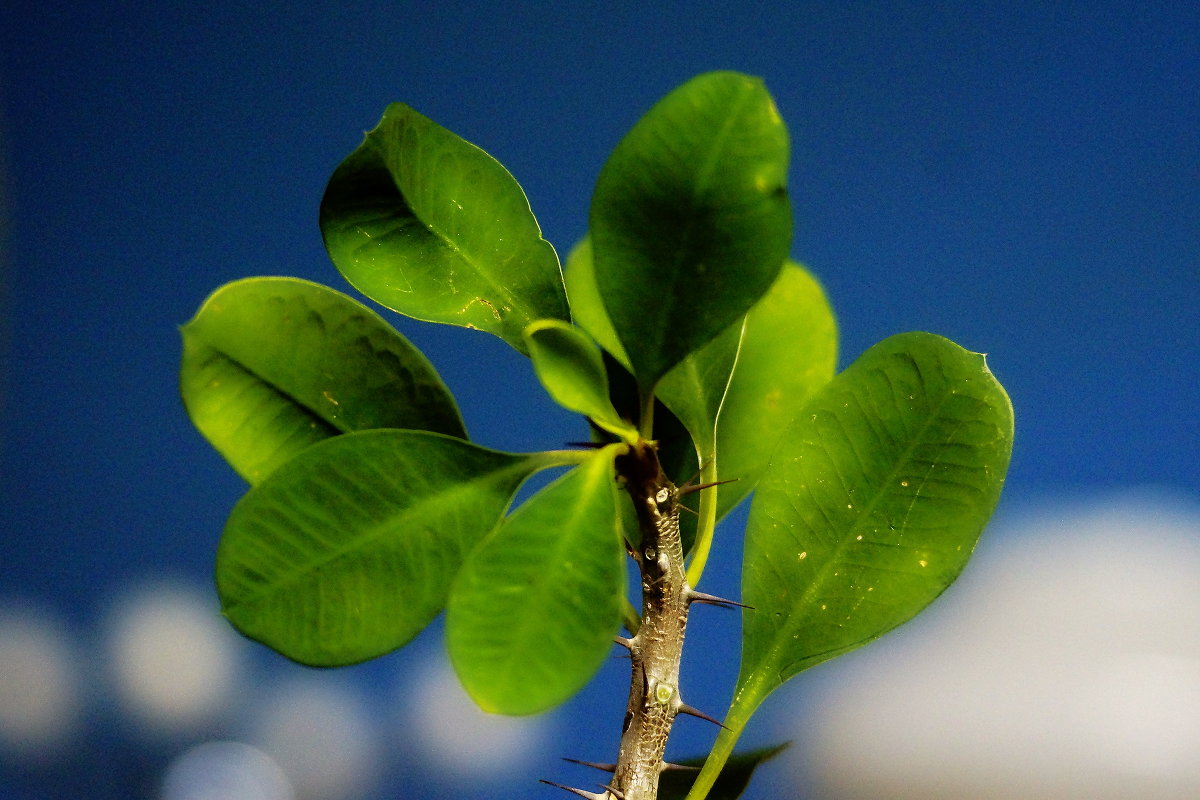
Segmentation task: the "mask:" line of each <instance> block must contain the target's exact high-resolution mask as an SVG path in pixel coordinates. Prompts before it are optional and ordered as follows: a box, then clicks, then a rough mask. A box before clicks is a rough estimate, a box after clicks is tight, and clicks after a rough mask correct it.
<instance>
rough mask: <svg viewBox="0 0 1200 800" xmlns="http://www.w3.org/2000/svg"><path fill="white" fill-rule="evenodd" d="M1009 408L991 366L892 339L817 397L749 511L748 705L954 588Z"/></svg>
mask: <svg viewBox="0 0 1200 800" xmlns="http://www.w3.org/2000/svg"><path fill="white" fill-rule="evenodd" d="M1012 436H1013V418H1012V406H1011V405H1010V403H1009V400H1008V395H1006V394H1005V392H1004V389H1003V387H1001V386H1000V384H999V383H998V382H997V381H996V379H995V378H994V377H993V376H992V374H991V373H990V372H989V371H988V369H987V365H986V364H985V362H984V357H983V356H982V355H979V354H978V353H971V352H968V351H966V350H963V349H962V348H961V347H959V346H958V345H956V344H954V343H953V342H950V341H948V340H946V339H943V338H941V337H939V336H935V335H933V334H928V333H908V334H901V335H899V336H893V337H891V338H889V339H886V340H884V341H883V342H881V343H879V344H877V345H875V346H874V347H872V348H871V349H870V350H868V351H867V352H866V353H864V354H863V355H862V356H861V357H860V358H859V359H858V360H857V361H856V362H855V363H854V364H853V365H852V366H851V367H850V368H849V369H847V370H846V371H845V372H844V373H842V374H841V375H839V376H838V377H837V378H835V379H834V380H833V381H832V382H830V383H829V384H828V385H827V386H826V387H825V388H824V389H822V390H820V391H819V392H818V393H817V394H816V395H815V396H814V397H813V399H812V400H811V401H810V403H809V404H808V406H807V407H806V408H805V411H804V414H803V415H802V416H801V418H800V419H799V420H798V421H797V422H796V424H795V425H793V426H792V428H791V429H790V430H789V431H788V432H787V434H786V435H785V436H784V438H783V440H782V441H781V442H780V445H779V447H778V449H777V450H776V452H775V457H774V459H773V460H772V462H771V465H770V467H769V468H768V469H767V472H766V475H765V476H764V477H763V480H762V483H761V485H760V486H759V489H758V492H757V494H756V496H755V500H754V503H753V504H752V506H751V512H750V522H749V524H748V526H747V530H746V539H747V541H746V556H745V565H744V568H743V573H742V596H743V599H744V601H745V602H746V603H747V604H749V605H751V606H753V607H754V609H755V610H754V611H748V612H746V615H745V621H744V625H743V639H742V671H741V677H740V678H739V685H740V686H741V687H742V689H743V691H742V693H741V694H740V698H742V702H749V701H750V700H751V699H753V698H756V697H761V696H762V694H764V693H765V692H767V691H770V690H771V689H773V688H775V686H777V685H779V684H780V683H782V682H783V681H785V680H787V679H788V678H789V677H791V676H792V675H795V674H796V673H797V672H800V671H801V670H804V669H807V668H808V667H811V666H813V665H814V664H817V663H820V662H821V661H825V660H827V659H830V658H833V657H834V656H836V655H839V654H841V653H844V652H846V651H848V650H852V649H854V648H855V647H858V646H860V645H862V644H865V643H866V642H869V641H871V640H872V639H874V638H876V637H878V636H880V635H881V634H883V633H886V632H887V631H889V630H891V629H892V628H894V627H896V626H897V625H899V624H901V623H903V622H905V621H907V620H908V619H910V618H911V617H913V616H914V615H916V614H917V612H919V611H920V610H921V609H923V608H924V607H925V606H926V605H928V604H929V603H930V602H932V601H933V599H934V598H936V597H937V596H938V595H939V594H941V593H942V592H943V591H944V590H945V589H946V587H947V586H949V585H950V583H951V582H952V581H953V580H954V579H955V578H956V577H957V576H958V574H959V572H960V571H961V570H962V568H963V566H964V565H965V564H966V562H967V559H968V558H969V557H970V555H971V551H972V550H973V549H974V547H975V543H976V541H977V540H978V538H979V534H980V532H981V531H982V530H983V527H984V525H985V524H986V523H987V521H988V519H989V518H990V517H991V514H992V511H993V509H994V508H995V505H996V502H997V500H998V499H999V497H1000V489H1001V487H1002V486H1003V484H1004V475H1005V472H1006V471H1007V469H1008V461H1009V455H1010V453H1011V450H1012Z"/></svg>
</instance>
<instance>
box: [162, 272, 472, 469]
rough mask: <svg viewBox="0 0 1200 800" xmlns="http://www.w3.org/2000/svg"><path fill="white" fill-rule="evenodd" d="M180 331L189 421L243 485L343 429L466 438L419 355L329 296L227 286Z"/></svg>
mask: <svg viewBox="0 0 1200 800" xmlns="http://www.w3.org/2000/svg"><path fill="white" fill-rule="evenodd" d="M181 332H182V335H183V363H182V366H181V369H180V391H181V394H182V396H183V402H184V405H185V406H186V408H187V411H188V414H189V416H190V417H191V419H192V422H193V423H194V424H195V425H196V427H197V428H198V429H199V430H200V432H201V433H202V434H204V436H205V438H207V439H208V440H209V441H210V442H211V443H212V445H213V446H214V447H215V448H216V449H217V451H218V452H220V453H221V455H223V456H224V457H225V458H226V460H228V461H229V463H230V465H232V466H233V468H234V469H235V470H237V472H238V474H240V475H241V476H242V477H244V478H245V479H246V480H248V481H249V482H250V483H257V482H259V481H260V480H262V479H263V478H264V477H266V475H267V474H269V473H270V472H271V471H272V470H274V469H275V468H276V467H278V466H279V465H280V464H282V463H284V462H285V461H287V460H289V459H290V458H292V457H293V456H295V455H296V454H297V453H299V452H300V451H301V450H303V449H305V448H306V447H308V446H309V445H311V444H314V443H316V442H319V441H321V440H323V439H326V438H328V437H330V436H335V435H337V434H340V433H347V432H349V431H356V430H366V429H369V428H414V429H419V430H429V431H434V432H437V433H445V434H448V435H450V436H458V437H463V438H465V437H466V431H465V430H464V428H463V424H462V418H461V417H460V416H459V413H458V408H457V407H456V406H455V403H454V398H453V397H451V395H450V392H449V390H447V389H446V387H445V385H444V384H443V383H442V381H441V379H440V378H439V377H438V374H437V372H435V371H434V369H433V367H432V366H431V365H430V363H429V361H428V360H427V359H426V358H425V356H424V355H422V354H421V352H420V351H419V350H417V349H416V348H415V347H413V345H412V344H410V343H409V341H408V340H407V339H405V338H404V337H403V336H401V335H400V334H399V333H398V332H397V331H396V330H395V329H394V328H392V327H391V326H390V325H388V324H387V323H386V322H384V321H383V320H382V319H381V318H380V317H379V316H378V315H377V314H375V312H373V311H371V310H370V309H368V308H367V307H365V306H363V305H362V304H361V303H358V302H357V301H355V300H352V299H351V298H349V297H347V296H345V295H344V294H341V293H340V292H335V291H334V290H333V289H328V288H326V287H324V286H321V285H319V284H315V283H309V282H308V281H302V280H298V279H296V278H247V279H245V280H240V281H235V282H233V283H230V284H227V285H225V286H223V287H221V288H220V289H218V290H217V291H216V292H214V293H213V294H212V295H211V296H210V297H209V298H208V299H207V300H206V301H205V302H204V304H203V305H202V306H201V307H200V310H199V311H198V312H197V313H196V316H195V317H193V318H192V320H191V321H190V322H188V323H187V324H186V325H184V326H183V328H182V329H181Z"/></svg>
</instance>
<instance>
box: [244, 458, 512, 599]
mask: <svg viewBox="0 0 1200 800" xmlns="http://www.w3.org/2000/svg"><path fill="white" fill-rule="evenodd" d="M530 467H531V465H530V464H529V462H528V461H527V460H526V459H520V460H518V461H517V462H515V463H513V464H512V465H511V466H508V467H505V468H503V469H500V470H496V471H494V472H492V473H489V474H488V475H484V476H480V477H477V478H473V479H469V480H466V481H459V482H456V483H455V484H454V485H453V486H452V487H450V488H449V489H447V490H444V491H442V492H438V493H435V494H433V495H429V496H427V497H425V498H424V499H422V500H420V501H418V502H417V503H414V504H412V505H409V506H405V507H404V508H403V509H401V510H400V511H399V513H397V514H395V515H390V516H388V518H387V519H386V520H383V521H381V522H379V523H377V524H375V525H371V526H368V527H367V528H366V529H365V531H364V532H363V533H362V534H361V535H360V536H357V537H353V538H352V539H350V540H348V541H345V542H344V543H343V544H342V545H341V546H339V547H337V548H334V549H331V550H329V551H327V552H326V553H325V554H324V555H322V557H320V558H317V559H314V560H312V561H310V562H306V563H305V564H304V565H303V566H302V567H301V568H298V569H293V570H289V571H287V572H286V574H285V576H284V577H283V578H282V579H281V580H278V581H273V582H271V583H270V584H269V585H265V586H262V587H261V588H260V589H258V590H257V591H254V592H251V593H249V594H248V595H246V596H245V597H244V598H243V599H240V600H239V601H238V602H236V603H233V604H231V605H227V606H225V610H226V611H232V610H234V609H236V608H243V607H248V606H250V605H252V604H254V603H256V602H258V601H259V600H260V599H261V598H262V597H263V596H264V595H268V594H274V593H275V592H277V591H279V590H281V589H283V588H284V587H286V586H288V585H290V584H292V583H295V582H296V581H297V580H299V579H301V578H303V577H305V576H307V575H309V574H311V573H313V572H315V571H317V570H320V569H322V568H323V567H325V566H327V565H328V564H331V563H333V562H335V561H337V560H340V559H342V558H344V557H347V556H349V555H351V554H353V553H355V552H358V551H361V550H362V549H363V548H364V547H369V546H370V544H371V543H373V542H375V541H377V540H379V539H382V538H384V537H385V536H387V535H389V534H391V533H393V532H394V531H395V530H396V529H397V527H398V526H400V525H401V524H402V523H403V522H404V521H405V520H408V519H411V518H412V517H413V516H414V515H418V516H419V514H418V513H417V512H419V511H421V510H423V509H425V508H427V507H428V506H430V505H433V504H437V503H438V502H445V498H447V497H454V496H456V495H460V494H463V493H467V494H469V493H471V491H473V490H475V489H476V488H477V487H478V486H479V485H480V484H487V483H488V482H489V478H495V479H496V482H497V483H498V484H499V486H500V487H502V486H503V485H504V484H503V482H502V480H501V476H504V477H507V473H509V472H512V473H515V474H514V475H513V476H512V477H513V478H514V479H517V478H519V477H520V472H521V471H522V470H523V469H528V468H530ZM514 491H515V487H514ZM511 496H512V492H509V498H510V500H511ZM503 513H504V510H503V508H502V509H501V510H500V514H503ZM288 519H289V521H290V520H291V519H294V517H292V516H291V515H289V517H288ZM298 527H300V528H301V529H302V530H303V529H309V528H311V526H309V525H303V526H298ZM484 532H485V533H486V530H485V531H484Z"/></svg>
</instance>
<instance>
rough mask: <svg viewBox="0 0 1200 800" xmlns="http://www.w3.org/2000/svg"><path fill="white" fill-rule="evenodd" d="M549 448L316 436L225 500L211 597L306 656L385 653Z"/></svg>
mask: <svg viewBox="0 0 1200 800" xmlns="http://www.w3.org/2000/svg"><path fill="white" fill-rule="evenodd" d="M549 455H550V454H534V455H513V454H509V453H501V452H497V451H494V450H487V449H484V448H482V447H479V446H477V445H473V444H471V443H469V442H465V441H462V440H461V439H454V438H451V437H448V436H443V435H440V434H435V433H426V432H423V431H403V430H374V431H364V432H361V433H351V434H346V435H345V436H338V437H335V438H333V439H329V440H327V441H324V442H321V443H319V444H316V445H313V446H312V447H310V448H308V449H307V450H305V451H304V452H302V453H300V454H299V455H298V456H296V457H295V458H293V459H292V460H291V461H288V462H287V463H286V464H283V465H282V466H280V467H279V468H278V469H277V470H275V471H274V472H273V473H271V475H270V476H269V477H268V478H267V479H266V480H265V481H263V482H262V483H261V484H259V485H258V486H256V487H254V488H253V489H251V490H250V491H249V492H248V493H247V494H246V496H245V497H243V498H242V500H241V501H240V502H239V503H238V504H237V505H236V506H235V507H234V509H233V513H232V514H231V515H230V517H229V521H228V523H227V524H226V526H225V532H224V534H223V535H222V537H221V543H220V546H219V548H218V550H217V570H216V578H217V592H218V594H219V595H220V597H221V608H222V610H223V612H224V613H225V615H226V616H227V617H228V618H229V620H230V621H231V622H232V623H233V624H234V625H235V626H236V627H237V629H238V630H240V631H241V632H242V633H244V634H245V635H246V636H249V637H250V638H252V639H256V640H257V641H260V642H262V643H263V644H265V645H267V646H269V647H271V648H273V649H275V650H277V651H278V652H280V653H282V654H283V655H285V656H287V657H288V658H291V659H293V660H295V661H299V662H301V663H303V664H310V665H313V666H340V665H344V664H353V663H357V662H360V661H365V660H367V659H370V658H374V657H376V656H379V655H382V654H383V653H387V652H389V651H391V650H394V649H396V648H397V647H400V646H402V645H404V644H406V643H407V642H408V641H409V640H410V639H412V638H413V637H414V636H416V635H417V633H419V632H420V631H421V629H422V628H424V627H425V626H426V625H427V624H428V623H429V621H430V620H432V619H433V617H434V616H436V615H437V613H438V612H439V611H440V610H441V609H442V607H443V605H444V604H445V600H446V595H447V593H448V592H449V588H450V584H451V582H452V581H453V579H454V576H455V575H456V574H457V572H458V569H459V566H460V565H461V563H462V561H463V559H464V557H465V556H466V554H467V553H468V552H469V551H470V550H471V549H472V548H473V547H474V546H475V545H476V544H477V543H478V542H479V541H480V540H482V539H483V537H484V536H485V535H486V534H487V532H488V531H489V530H491V528H492V527H493V526H494V525H495V524H496V522H497V520H499V519H500V517H501V516H502V515H503V514H504V511H505V509H506V508H507V507H508V504H509V502H510V500H511V498H512V495H513V493H514V492H515V491H516V490H517V487H518V486H519V485H520V484H521V482H522V481H524V480H525V478H527V477H528V476H529V475H530V474H531V473H533V472H534V471H536V470H538V469H540V468H543V467H546V466H549V465H550V464H551V463H553V461H549V463H548V456H549Z"/></svg>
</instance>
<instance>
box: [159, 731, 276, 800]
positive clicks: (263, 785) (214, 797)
mask: <svg viewBox="0 0 1200 800" xmlns="http://www.w3.org/2000/svg"><path fill="white" fill-rule="evenodd" d="M294 797H295V795H294V794H293V793H292V787H291V784H290V783H288V779H287V776H285V775H284V774H283V770H282V769H280V768H279V765H278V764H276V763H275V761H274V760H273V759H272V758H271V757H270V756H268V755H267V754H266V753H264V752H263V751H261V750H259V749H258V748H255V747H251V746H250V745H248V744H243V743H241V742H205V743H203V744H198V745H196V746H194V747H191V748H189V749H188V750H185V751H184V752H183V753H181V754H179V755H178V756H177V757H176V758H175V759H174V760H173V761H172V762H171V764H170V765H169V766H168V767H167V772H166V776H165V778H164V779H163V786H162V794H161V800H293V798H294Z"/></svg>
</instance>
